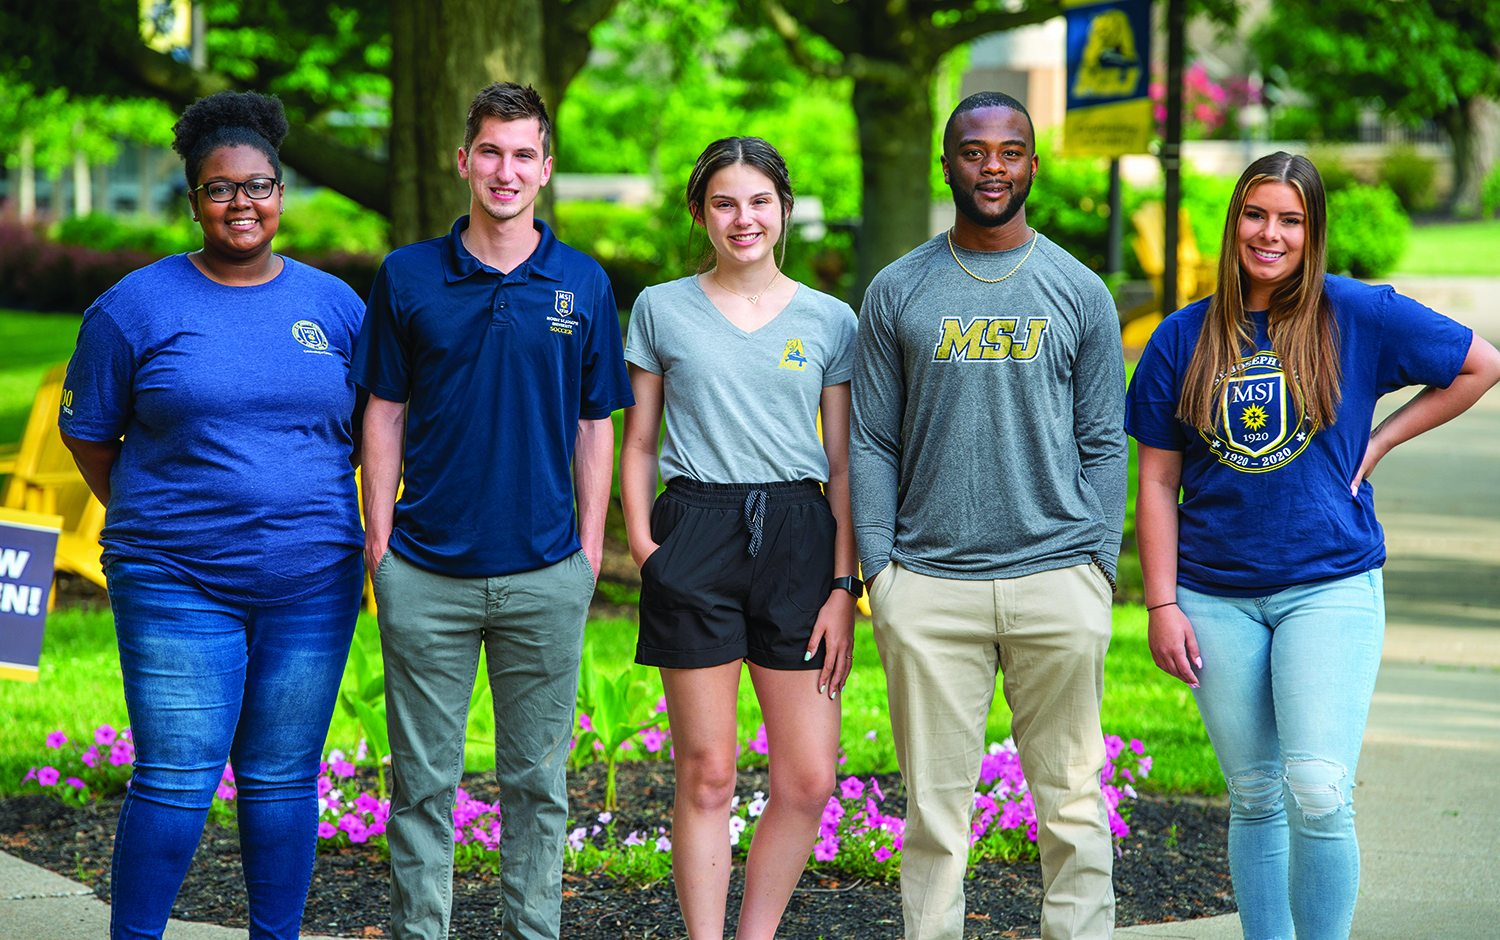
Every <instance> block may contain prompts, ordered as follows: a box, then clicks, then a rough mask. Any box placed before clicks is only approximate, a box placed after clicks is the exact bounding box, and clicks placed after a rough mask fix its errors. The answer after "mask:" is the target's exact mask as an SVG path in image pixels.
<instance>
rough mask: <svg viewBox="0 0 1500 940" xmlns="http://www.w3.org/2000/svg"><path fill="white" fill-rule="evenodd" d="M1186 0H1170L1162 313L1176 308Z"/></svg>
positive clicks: (1163, 158) (1163, 160) (1163, 162)
mask: <svg viewBox="0 0 1500 940" xmlns="http://www.w3.org/2000/svg"><path fill="white" fill-rule="evenodd" d="M1185 7H1186V0H1167V139H1166V140H1165V141H1163V142H1162V147H1161V167H1162V174H1163V176H1164V178H1165V192H1164V193H1163V198H1162V202H1163V203H1164V205H1163V207H1162V208H1163V209H1164V213H1163V214H1164V215H1165V217H1166V232H1165V235H1166V237H1165V238H1164V239H1163V242H1164V247H1163V251H1162V262H1163V263H1162V272H1161V308H1162V309H1161V312H1162V315H1163V316H1165V315H1166V314H1169V313H1171V312H1172V311H1174V310H1176V309H1177V242H1178V239H1179V238H1180V237H1181V235H1180V233H1179V232H1178V230H1177V207H1178V206H1179V205H1181V203H1182V60H1183V58H1184V51H1183V26H1184V21H1185V20H1186V18H1187V17H1186V10H1185Z"/></svg>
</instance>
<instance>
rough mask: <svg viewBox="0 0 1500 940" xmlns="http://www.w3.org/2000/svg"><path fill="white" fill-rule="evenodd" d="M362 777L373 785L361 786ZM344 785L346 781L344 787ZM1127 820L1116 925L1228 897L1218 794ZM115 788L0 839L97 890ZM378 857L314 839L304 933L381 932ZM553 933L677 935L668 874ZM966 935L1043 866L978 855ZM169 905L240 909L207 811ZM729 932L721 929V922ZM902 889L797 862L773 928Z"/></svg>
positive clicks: (856, 928) (7, 824)
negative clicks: (795, 877)
mask: <svg viewBox="0 0 1500 940" xmlns="http://www.w3.org/2000/svg"><path fill="white" fill-rule="evenodd" d="M603 777H604V774H603V765H600V764H596V765H594V766H593V767H589V768H585V769H584V770H583V771H581V772H580V773H577V774H574V775H573V776H571V777H570V780H569V787H570V796H571V801H572V808H573V813H574V815H575V817H576V818H577V819H578V820H580V821H581V822H589V823H591V822H592V821H593V819H594V818H595V816H596V815H597V813H598V812H599V809H600V805H601V803H602V801H603V793H604V783H603ZM879 779H880V782H881V786H882V788H884V789H885V791H886V793H887V794H888V797H889V798H888V800H887V804H886V805H887V806H888V807H901V806H902V804H903V801H902V800H901V798H900V784H899V777H898V776H896V775H887V776H881V777H880V778H879ZM672 785H673V784H672V772H671V765H670V764H669V763H667V762H663V761H642V762H631V763H626V764H622V765H621V767H620V770H619V792H620V798H621V802H622V804H623V808H622V809H621V811H620V812H618V813H616V817H617V819H618V823H617V826H616V831H617V832H621V833H624V832H628V831H630V830H631V829H644V830H646V831H649V832H655V829H656V827H657V826H667V827H669V828H670V825H671V808H672ZM464 787H465V789H467V790H468V791H469V792H470V793H471V794H473V795H474V796H475V797H477V798H480V799H485V800H494V799H495V798H496V792H495V786H494V783H493V780H492V779H490V778H489V777H488V776H487V775H472V776H471V777H470V778H469V779H467V780H465V781H464ZM371 789H373V786H371ZM765 789H767V785H766V777H765V773H764V771H747V772H743V773H741V774H740V780H739V792H741V793H749V792H751V791H754V790H765ZM347 790H348V788H346V792H347ZM1133 805H1134V811H1133V814H1132V816H1131V820H1130V826H1131V833H1130V835H1129V836H1127V837H1125V838H1124V839H1123V840H1121V841H1120V842H1119V845H1118V854H1117V856H1116V858H1115V893H1116V896H1117V899H1118V904H1119V910H1118V915H1117V922H1118V923H1119V924H1120V925H1121V926H1125V925H1128V924H1137V923H1156V922H1161V921H1172V920H1186V919H1190V918H1196V917H1207V916H1210V915H1213V914H1224V913H1229V912H1231V911H1233V910H1234V909H1235V906H1234V900H1233V894H1232V892H1231V889H1230V883H1229V863H1228V858H1227V853H1226V846H1225V840H1226V832H1227V825H1228V809H1227V806H1226V805H1225V804H1223V803H1222V801H1214V800H1205V799H1200V798H1194V797H1161V796H1155V795H1151V794H1146V795H1143V796H1142V797H1141V798H1140V799H1138V800H1136V801H1134V804H1133ZM119 809H120V804H119V801H118V800H117V799H116V800H112V801H105V802H102V803H100V804H98V805H97V806H95V807H92V808H89V809H77V808H74V807H70V806H65V805H63V804H61V803H58V802H56V801H54V800H52V799H50V798H48V797H44V796H41V795H35V794H32V795H25V796H19V797H12V798H9V799H4V800H0V849H4V850H5V851H7V852H10V853H11V854H13V855H16V856H19V857H20V858H23V859H25V860H27V861H29V862H32V863H34V864H37V865H41V866H43V867H45V868H48V869H51V870H52V871H55V872H58V873H59V874H62V875H66V876H68V877H70V878H75V879H78V880H81V881H84V882H85V883H87V884H89V885H90V886H92V887H93V889H94V891H95V893H97V894H98V895H99V897H100V898H102V899H104V900H108V896H109V863H110V853H111V849H112V845H113V841H114V829H115V819H116V817H117V816H118V815H119ZM388 877H389V865H388V863H387V862H386V860H385V859H384V858H382V857H381V855H380V853H379V852H378V851H376V850H375V849H371V848H366V847H363V846H361V847H354V848H348V849H342V850H338V851H333V852H327V851H320V852H319V854H318V859H317V864H316V867H315V869H314V872H313V882H312V888H311V890H310V892H309V894H308V901H307V910H306V915H305V918H304V921H303V930H304V932H306V933H318V934H330V935H334V936H341V937H385V936H388V916H389V915H388V905H389V898H388V894H387V881H388ZM563 878H564V881H563V933H564V935H565V936H567V937H568V938H569V940H606V938H608V940H618V938H621V937H630V938H677V937H682V936H684V931H683V927H682V918H681V916H680V915H679V913H678V909H677V898H676V893H675V892H674V890H673V888H672V884H671V880H670V879H668V880H666V881H664V882H661V883H658V884H656V885H653V886H651V887H647V888H636V887H630V886H627V885H624V884H622V883H620V882H617V881H615V880H614V879H612V878H609V877H607V876H602V875H590V874H575V873H566V874H565V875H564V876H563ZM743 884H744V882H743V877H742V872H741V871H740V869H738V868H736V871H735V874H734V876H733V879H732V881H731V886H730V892H731V899H730V917H731V918H732V917H733V916H734V911H735V910H737V909H738V903H739V895H740V891H741V889H742V888H743ZM966 887H967V893H968V921H967V927H966V930H965V936H967V937H970V938H1015V937H1034V936H1036V935H1037V933H1038V932H1039V929H1040V924H1039V921H1038V917H1039V914H1040V905H1041V896H1042V886H1041V870H1040V868H1039V867H1038V866H1037V865H1036V864H1034V863H1025V862H1017V863H998V862H987V863H984V864H982V865H980V866H978V867H977V868H976V869H975V870H974V871H973V872H972V874H971V877H970V878H969V880H968V882H967V884H966ZM499 905H500V886H499V879H498V876H496V875H494V874H491V873H490V872H488V871H484V870H481V869H474V870H471V871H467V872H456V873H455V874H454V878H453V924H452V934H451V935H452V937H453V938H454V940H461V938H474V937H488V936H494V935H495V934H496V933H497V931H498V927H499V915H498V909H499ZM173 916H175V917H178V918H181V919H183V920H195V921H208V922H212V923H218V924H225V925H229V926H235V927H244V926H246V923H247V919H246V917H247V915H246V907H245V887H244V880H243V877H242V875H241V871H240V862H239V843H238V836H237V835H236V833H235V830H234V829H233V828H224V827H221V826H218V825H215V824H213V823H212V822H211V823H210V824H209V826H208V829H207V831H205V832H204V834H203V840H202V841H201V842H200V843H199V846H198V854H197V856H196V857H195V858H194V860H193V864H192V868H191V869H190V871H189V873H188V877H187V880H186V882H185V883H184V884H183V887H182V891H181V892H180V893H179V894H178V896H177V905H176V907H175V909H174V911H173ZM728 933H731V934H732V927H731V929H730V931H728ZM902 933H903V931H902V925H901V898H900V894H899V891H898V889H897V886H896V885H895V884H894V883H885V882H879V881H870V880H868V879H863V878H859V877H854V876H850V875H847V874H844V873H841V872H838V871H831V870H821V871H817V872H808V873H806V874H805V875H804V876H803V878H802V883H801V885H800V886H799V887H798V889H797V892H796V894H795V895H793V897H792V900H791V903H790V904H789V905H788V907H787V912H786V917H785V918H784V920H783V922H782V926H781V930H780V931H779V933H778V936H780V937H783V938H786V940H817V938H831V937H838V938H841V940H894V938H897V937H900V936H902Z"/></svg>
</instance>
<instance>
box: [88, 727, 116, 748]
mask: <svg viewBox="0 0 1500 940" xmlns="http://www.w3.org/2000/svg"><path fill="white" fill-rule="evenodd" d="M117 737H119V732H117V731H115V729H114V728H111V727H110V726H109V725H100V726H99V727H97V728H95V729H94V743H95V744H97V745H99V746H100V747H109V746H110V745H111V744H113V743H115V738H117Z"/></svg>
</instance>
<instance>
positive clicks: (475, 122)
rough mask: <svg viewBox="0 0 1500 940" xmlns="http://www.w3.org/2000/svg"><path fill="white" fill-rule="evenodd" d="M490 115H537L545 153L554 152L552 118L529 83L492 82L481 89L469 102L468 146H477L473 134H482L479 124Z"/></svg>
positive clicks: (518, 117)
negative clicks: (552, 149) (548, 115)
mask: <svg viewBox="0 0 1500 940" xmlns="http://www.w3.org/2000/svg"><path fill="white" fill-rule="evenodd" d="M487 117H497V118H499V119H500V120H502V121H519V120H522V119H524V118H536V122H537V123H538V124H540V125H541V128H542V156H543V157H545V156H547V155H548V154H550V153H551V148H552V119H551V118H549V117H547V105H546V104H544V103H543V102H542V96H541V95H539V94H537V90H536V89H535V88H532V87H531V86H530V85H517V84H516V83H515V82H490V83H489V84H488V85H486V86H484V87H483V88H481V89H479V94H477V95H475V96H474V100H473V101H471V102H469V119H468V121H466V122H465V123H464V149H465V150H468V149H469V148H470V147H472V146H474V138H475V137H478V136H479V128H480V127H481V126H482V125H483V124H484V119H485V118H487Z"/></svg>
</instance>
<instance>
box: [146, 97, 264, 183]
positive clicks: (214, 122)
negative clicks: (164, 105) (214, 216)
mask: <svg viewBox="0 0 1500 940" xmlns="http://www.w3.org/2000/svg"><path fill="white" fill-rule="evenodd" d="M289 130H291V126H290V125H288V124H287V121H286V110H285V109H284V108H282V106H281V101H280V100H279V99H277V98H274V97H271V96H268V95H259V94H256V93H255V92H253V91H247V92H244V93H243V94H242V93H240V92H234V91H221V92H219V93H218V94H216V95H209V96H208V97H207V98H199V99H198V100H197V101H195V102H193V103H192V104H191V105H189V106H188V109H187V110H186V111H183V112H182V117H181V118H179V119H178V120H177V123H176V124H174V125H172V133H173V135H174V136H173V139H172V149H173V150H175V151H177V153H178V155H179V156H181V157H182V159H183V161H184V162H185V163H186V167H185V170H186V172H187V183H188V188H189V189H191V188H193V187H195V186H197V185H198V174H199V173H200V172H201V171H202V170H203V162H204V161H205V160H207V159H208V157H209V155H210V154H212V153H213V152H214V151H215V150H218V149H219V148H220V147H240V146H243V147H254V148H255V149H256V150H259V151H260V152H261V153H263V154H265V155H266V159H267V160H269V161H271V166H272V168H273V169H275V171H276V178H277V179H278V180H279V179H281V161H280V160H279V159H277V157H276V148H278V147H280V146H281V141H282V139H283V138H285V137H286V135H287V131H289Z"/></svg>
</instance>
